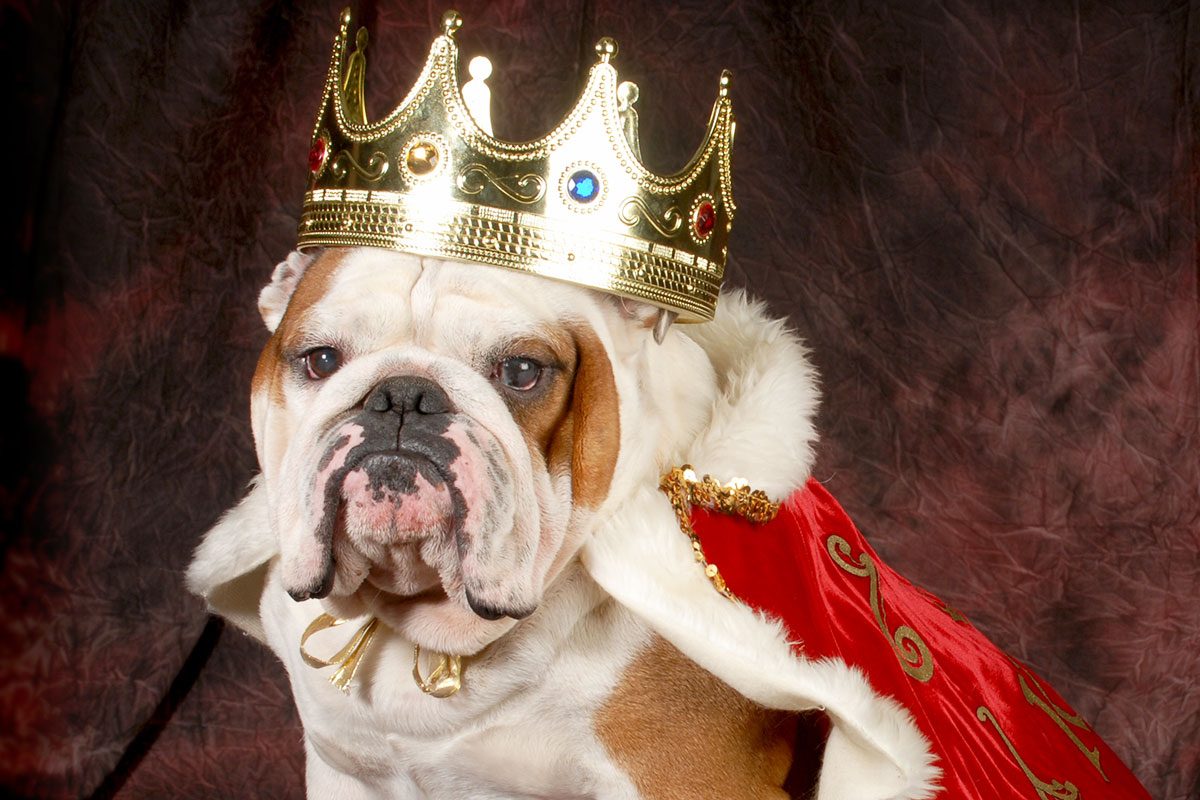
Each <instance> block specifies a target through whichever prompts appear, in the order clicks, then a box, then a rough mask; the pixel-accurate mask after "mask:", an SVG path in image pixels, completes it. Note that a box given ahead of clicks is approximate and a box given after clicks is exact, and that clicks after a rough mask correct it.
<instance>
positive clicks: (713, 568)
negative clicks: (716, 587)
mask: <svg viewBox="0 0 1200 800" xmlns="http://www.w3.org/2000/svg"><path fill="white" fill-rule="evenodd" d="M704 574H705V575H707V576H708V577H710V578H715V577H717V565H716V564H709V565H708V566H707V567H705V568H704Z"/></svg>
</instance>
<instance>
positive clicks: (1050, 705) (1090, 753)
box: [1010, 659, 1110, 783]
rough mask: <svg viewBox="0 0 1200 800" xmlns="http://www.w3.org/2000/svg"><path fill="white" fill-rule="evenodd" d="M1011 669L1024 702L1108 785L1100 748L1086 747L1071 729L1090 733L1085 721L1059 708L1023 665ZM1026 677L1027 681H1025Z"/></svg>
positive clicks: (1016, 665) (1090, 728)
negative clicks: (1037, 710)
mask: <svg viewBox="0 0 1200 800" xmlns="http://www.w3.org/2000/svg"><path fill="white" fill-rule="evenodd" d="M1011 660H1012V659H1010V661H1011ZM1012 663H1013V667H1014V668H1015V669H1016V671H1017V681H1018V682H1019V683H1020V684H1021V693H1022V694H1024V695H1025V700H1026V701H1027V702H1028V703H1029V704H1030V705H1031V706H1036V707H1038V708H1040V709H1041V710H1042V711H1044V712H1046V716H1048V717H1050V720H1051V721H1052V722H1053V723H1054V724H1055V725H1057V726H1058V727H1059V728H1061V729H1062V732H1063V733H1065V734H1066V735H1067V738H1068V739H1070V740H1071V742H1072V743H1073V744H1074V745H1075V746H1076V747H1077V748H1079V752H1081V753H1083V755H1084V757H1085V758H1087V760H1088V761H1090V762H1091V763H1092V766H1093V767H1095V768H1096V771H1097V772H1099V773H1100V777H1102V778H1104V781H1105V782H1106V783H1109V782H1110V781H1109V779H1108V775H1106V774H1105V773H1104V768H1103V767H1101V766H1100V748H1099V747H1092V748H1089V747H1086V746H1085V745H1084V743H1083V741H1082V740H1080V738H1079V736H1078V735H1077V734H1076V733H1075V731H1074V730H1073V728H1082V729H1083V730H1085V731H1088V732H1091V730H1092V727H1091V726H1090V725H1088V724H1087V721H1086V720H1084V718H1083V717H1081V716H1079V714H1076V713H1073V712H1070V711H1067V710H1065V709H1062V708H1059V707H1058V705H1057V704H1055V703H1054V701H1053V700H1051V699H1050V695H1049V694H1048V693H1047V692H1046V690H1045V688H1044V687H1043V686H1042V685H1041V683H1039V682H1038V679H1037V676H1035V675H1034V674H1033V672H1032V671H1031V670H1030V669H1029V668H1028V667H1026V666H1025V665H1024V664H1021V663H1018V662H1016V661H1013V662H1012ZM1026 677H1028V679H1029V680H1026Z"/></svg>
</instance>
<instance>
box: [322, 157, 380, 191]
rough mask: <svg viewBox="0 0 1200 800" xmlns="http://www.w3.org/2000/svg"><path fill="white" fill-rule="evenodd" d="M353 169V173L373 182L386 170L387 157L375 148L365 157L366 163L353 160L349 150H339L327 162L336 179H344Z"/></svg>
mask: <svg viewBox="0 0 1200 800" xmlns="http://www.w3.org/2000/svg"><path fill="white" fill-rule="evenodd" d="M350 170H354V173H355V174H356V175H358V176H359V177H360V178H362V179H363V180H366V181H370V182H371V183H374V182H375V181H377V180H379V179H380V178H382V177H383V176H384V175H385V174H387V171H388V157H387V156H386V155H384V154H383V153H381V152H379V151H378V150H376V151H375V152H374V153H372V154H371V157H370V158H369V159H367V165H366V166H365V167H364V166H363V165H362V164H360V163H358V161H356V160H355V158H354V156H353V155H351V153H350V151H349V150H339V151H338V154H337V155H336V156H334V157H333V160H332V161H331V162H330V163H329V171H330V172H332V173H333V174H334V177H336V178H337V179H338V180H345V178H346V176H347V175H348V174H349V173H350Z"/></svg>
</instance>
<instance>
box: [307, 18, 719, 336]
mask: <svg viewBox="0 0 1200 800" xmlns="http://www.w3.org/2000/svg"><path fill="white" fill-rule="evenodd" d="M461 25H462V19H461V17H459V15H458V14H457V13H456V12H454V11H449V12H447V13H446V14H445V16H444V17H443V19H442V31H443V32H442V35H440V36H438V37H437V38H436V39H435V40H434V42H433V46H432V47H431V48H430V51H429V58H428V59H427V60H426V62H425V67H424V69H423V70H422V71H421V75H420V77H419V78H417V82H416V85H415V86H414V87H413V88H412V89H411V90H410V91H409V93H408V96H407V97H405V98H404V100H403V102H401V103H400V105H399V106H397V107H396V109H395V110H393V111H392V112H391V113H390V114H388V115H387V116H386V117H384V118H383V119H381V120H379V121H378V122H368V121H367V112H366V108H365V104H364V95H363V76H364V73H365V70H366V58H365V52H364V51H365V49H366V44H367V32H366V30H365V29H361V28H360V29H359V31H358V33H357V35H356V37H355V50H354V52H353V53H351V54H349V56H347V46H348V41H349V38H348V36H349V31H350V11H349V9H347V10H346V11H343V12H342V17H341V28H340V30H339V31H338V35H337V39H336V40H335V41H334V45H333V58H332V61H331V63H330V65H329V76H328V78H327V80H326V83H325V95H324V98H323V99H322V101H321V110H320V112H319V114H318V117H317V124H316V127H315V129H314V131H313V144H312V148H311V150H310V151H309V170H310V173H311V178H310V183H309V189H308V192H307V193H306V194H305V196H304V210H303V214H302V217H301V220H300V242H299V247H300V248H301V249H304V248H307V247H317V246H327V245H348V246H364V245H365V246H370V247H383V248H389V249H394V250H401V251H405V252H410V253H416V254H419V255H429V256H442V257H446V258H453V259H458V260H463V261H470V262H475V263H481V264H489V265H494V266H500V267H508V268H510V269H515V270H520V271H522V272H529V273H534V274H537V275H544V276H546V277H550V278H556V279H559V280H563V281H569V282H571V283H575V284H579V285H582V286H589V287H592V288H595V289H600V290H602V291H605V292H609V293H612V294H616V295H620V296H624V297H630V298H635V299H639V300H645V301H648V302H650V303H653V304H655V305H657V306H659V307H661V308H663V309H665V310H666V311H667V312H669V314H670V315H672V316H673V315H674V314H678V315H679V318H680V321H683V322H701V321H705V320H709V319H712V317H713V314H714V313H715V310H716V303H717V293H718V291H719V290H720V287H721V279H722V277H723V275H724V272H725V258H726V244H727V242H728V240H729V231H730V228H731V227H732V222H733V213H734V205H733V196H732V194H731V192H730V146H731V145H732V143H733V133H734V121H733V111H732V107H731V105H730V99H729V83H730V77H729V73H728V72H727V71H726V72H722V74H721V82H720V93H719V96H718V97H717V101H716V103H715V104H714V106H713V110H712V115H711V117H710V119H709V123H708V133H707V135H706V137H705V139H704V143H703V145H701V147H700V149H699V151H697V153H696V155H695V156H694V157H693V158H692V160H691V162H690V163H689V164H688V165H687V166H686V167H684V168H683V170H681V171H680V172H678V173H677V174H675V175H670V176H661V175H657V174H655V173H653V172H651V171H650V170H648V169H646V167H645V166H644V165H643V164H642V161H641V152H640V147H639V144H638V134H637V111H636V110H635V109H634V103H635V102H636V100H637V95H638V90H637V86H636V85H634V84H632V83H630V82H628V81H626V82H624V83H621V84H619V85H618V83H617V71H616V69H615V68H614V67H613V66H612V64H611V61H612V58H613V57H614V56H615V55H616V53H617V44H616V42H614V41H613V40H612V39H609V38H607V37H605V38H603V39H601V40H600V41H599V43H597V45H596V52H597V54H598V56H599V58H598V62H597V63H596V64H595V65H594V66H593V67H592V68H591V72H590V74H589V76H588V81H587V86H586V87H585V88H584V90H583V94H582V95H581V96H580V98H579V101H578V102H577V103H576V104H575V108H574V109H572V111H571V112H570V113H569V114H568V115H567V116H566V118H565V119H564V120H563V121H562V122H561V123H559V125H558V126H557V127H556V128H554V130H552V131H551V132H550V133H548V134H546V135H545V136H543V137H541V138H539V139H535V140H534V141H532V142H523V143H522V142H508V141H504V140H502V139H497V138H496V137H494V136H493V135H492V132H491V115H490V90H489V89H488V87H487V85H486V83H484V80H485V79H486V78H487V77H488V75H490V73H491V64H490V62H488V61H487V59H484V58H476V59H473V60H472V62H471V65H470V73H471V75H472V78H471V80H470V81H468V82H467V84H466V85H464V86H463V87H462V88H461V89H460V88H459V85H458V47H457V45H456V44H455V41H454V34H455V32H456V31H457V30H458V28H459V27H461Z"/></svg>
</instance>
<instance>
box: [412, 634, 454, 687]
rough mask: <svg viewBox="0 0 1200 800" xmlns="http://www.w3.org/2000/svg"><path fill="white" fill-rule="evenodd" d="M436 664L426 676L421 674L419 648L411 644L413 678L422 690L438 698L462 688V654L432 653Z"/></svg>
mask: <svg viewBox="0 0 1200 800" xmlns="http://www.w3.org/2000/svg"><path fill="white" fill-rule="evenodd" d="M434 655H435V656H437V666H435V667H434V668H433V671H432V672H430V673H429V676H428V677H424V676H422V675H421V648H420V646H419V645H413V671H412V674H413V680H414V681H416V682H417V686H418V687H419V688H420V690H421V691H422V692H424V693H425V694H427V695H429V696H431V697H437V698H439V699H445V698H447V697H450V696H451V695H453V694H456V693H457V692H458V690H459V689H461V688H462V656H449V655H446V654H445V653H434Z"/></svg>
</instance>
